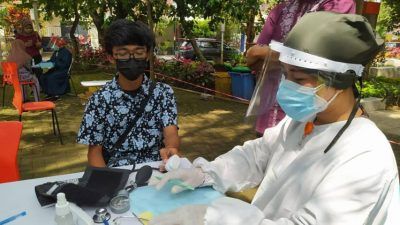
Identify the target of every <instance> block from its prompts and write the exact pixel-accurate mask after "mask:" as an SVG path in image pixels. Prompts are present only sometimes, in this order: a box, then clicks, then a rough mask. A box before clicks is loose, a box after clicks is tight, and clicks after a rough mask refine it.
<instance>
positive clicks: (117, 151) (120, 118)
mask: <svg viewBox="0 0 400 225" xmlns="http://www.w3.org/2000/svg"><path fill="white" fill-rule="evenodd" d="M104 43H105V49H106V52H107V54H108V57H109V60H110V62H111V63H113V64H116V68H117V71H118V72H117V73H116V75H115V77H114V79H113V80H112V81H110V82H108V83H106V84H105V85H104V86H103V88H101V89H100V90H99V91H98V92H95V93H94V94H93V96H91V98H90V99H89V102H88V103H87V105H86V109H85V113H84V115H83V121H82V124H81V127H80V129H79V133H78V137H77V142H78V143H81V144H86V145H89V150H88V161H89V164H90V165H92V166H97V167H105V166H109V167H115V166H122V165H131V164H133V163H144V162H151V161H158V160H161V159H163V160H166V159H167V158H168V157H169V156H171V155H173V154H176V153H178V147H179V137H178V127H177V123H178V121H177V108H176V102H175V96H174V92H173V90H172V88H171V87H170V86H169V85H166V84H163V83H159V82H154V81H152V80H150V79H149V78H148V77H147V76H146V74H145V70H146V69H148V60H149V57H152V56H151V50H152V49H153V47H154V44H155V41H154V34H153V32H152V31H151V30H150V29H149V28H148V27H147V26H146V25H145V24H143V23H141V22H138V21H136V22H132V21H129V20H117V21H115V22H113V23H112V24H111V26H110V27H109V28H108V30H107V32H106V35H105V37H104ZM126 132H128V133H126ZM124 134H125V135H124Z"/></svg>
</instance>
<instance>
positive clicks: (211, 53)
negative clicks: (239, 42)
mask: <svg viewBox="0 0 400 225" xmlns="http://www.w3.org/2000/svg"><path fill="white" fill-rule="evenodd" d="M196 42H197V46H198V47H199V48H200V51H201V52H202V53H203V56H204V57H205V58H206V59H207V60H216V59H220V58H221V42H220V41H218V40H216V39H213V38H196ZM239 53H240V52H239V50H237V49H234V48H232V47H230V46H229V45H227V44H224V61H226V60H231V59H232V57H233V55H235V54H239ZM177 57H178V58H180V57H182V58H185V59H192V60H195V59H196V54H195V53H194V49H193V46H192V43H190V41H189V40H185V41H183V42H182V44H181V46H180V47H179V50H178V52H177Z"/></svg>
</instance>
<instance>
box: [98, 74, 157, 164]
mask: <svg viewBox="0 0 400 225" xmlns="http://www.w3.org/2000/svg"><path fill="white" fill-rule="evenodd" d="M155 87H156V83H155V82H153V81H150V86H149V94H148V95H147V97H146V98H145V99H143V100H142V102H141V103H140V108H139V110H138V111H137V113H136V116H135V118H134V119H133V121H132V122H130V123H129V125H128V127H127V128H126V129H125V131H124V133H123V134H122V135H121V136H120V137H119V138H118V140H117V142H115V145H114V146H113V147H112V148H111V151H110V152H113V151H115V150H117V149H118V148H120V147H121V145H122V143H124V141H125V139H126V137H127V136H128V134H129V133H130V132H131V130H132V128H133V127H134V126H135V125H136V123H137V121H138V120H139V119H140V118H141V117H142V115H143V114H144V109H145V108H146V106H147V104H148V102H149V100H150V98H151V97H152V96H153V92H154V89H155ZM103 157H104V160H105V161H106V163H107V162H108V160H109V158H110V156H109V153H108V152H107V151H105V150H103Z"/></svg>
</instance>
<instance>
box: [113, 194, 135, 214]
mask: <svg viewBox="0 0 400 225" xmlns="http://www.w3.org/2000/svg"><path fill="white" fill-rule="evenodd" d="M129 208H130V205H129V192H128V191H127V190H125V189H123V190H121V191H119V192H118V194H117V196H115V197H114V198H112V199H111V201H110V209H111V211H112V212H113V213H115V214H121V213H124V212H127V211H128V210H129Z"/></svg>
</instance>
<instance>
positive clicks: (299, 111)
mask: <svg viewBox="0 0 400 225" xmlns="http://www.w3.org/2000/svg"><path fill="white" fill-rule="evenodd" d="M270 48H271V49H272V50H274V51H277V52H279V53H280V56H279V61H280V62H281V63H280V65H278V66H277V65H276V63H273V62H272V61H271V60H270V59H269V58H267V59H266V60H265V62H264V66H263V69H262V71H261V74H260V76H259V79H258V81H257V85H256V88H255V91H254V93H253V96H252V99H251V100H250V105H249V108H248V110H247V114H246V117H249V116H259V115H263V114H265V113H268V110H273V109H271V108H273V106H274V104H279V105H280V106H281V107H282V109H283V111H284V112H285V113H286V114H288V115H289V116H291V117H292V118H294V119H296V120H298V121H309V120H311V119H312V118H311V117H310V115H311V114H314V116H315V114H316V113H318V112H322V111H323V110H325V109H326V107H327V106H328V105H329V104H330V103H331V101H333V100H334V98H335V97H336V96H337V95H338V94H339V92H340V90H341V89H345V88H347V86H346V85H347V84H345V83H348V84H352V83H354V79H355V75H358V76H361V73H362V71H363V67H362V66H361V65H356V64H348V63H341V62H335V61H331V60H328V59H325V58H322V57H318V56H315V55H312V54H308V53H305V52H301V51H298V50H295V49H291V48H288V47H285V46H283V45H282V44H281V43H277V42H272V43H271V44H270ZM348 71H354V73H353V74H350V75H349V74H346V73H348ZM294 105H296V107H297V108H296V107H294ZM288 106H289V107H288ZM312 112H313V113H312Z"/></svg>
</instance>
